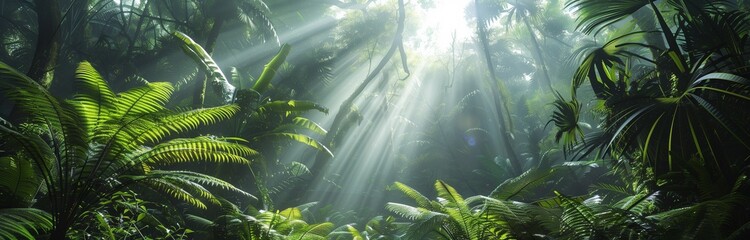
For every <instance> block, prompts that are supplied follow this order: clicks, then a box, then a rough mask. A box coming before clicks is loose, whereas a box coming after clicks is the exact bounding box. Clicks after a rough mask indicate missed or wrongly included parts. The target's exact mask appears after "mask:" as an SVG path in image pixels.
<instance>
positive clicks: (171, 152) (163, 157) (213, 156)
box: [132, 137, 260, 165]
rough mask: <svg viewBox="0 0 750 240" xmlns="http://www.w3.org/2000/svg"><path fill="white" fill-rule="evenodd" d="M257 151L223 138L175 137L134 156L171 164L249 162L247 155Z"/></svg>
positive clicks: (136, 158) (147, 160)
mask: <svg viewBox="0 0 750 240" xmlns="http://www.w3.org/2000/svg"><path fill="white" fill-rule="evenodd" d="M259 154H260V153H258V152H257V151H255V150H253V149H251V148H249V147H247V146H245V145H242V144H239V143H234V142H228V141H224V139H222V138H212V137H195V138H178V139H173V140H170V141H167V142H164V143H161V144H159V145H156V146H154V147H153V148H150V149H146V151H144V152H140V153H137V155H135V156H133V157H132V161H134V162H143V163H147V164H155V165H169V164H174V163H180V162H196V161H201V162H219V163H240V164H248V163H250V160H248V159H247V157H254V156H258V155H259Z"/></svg>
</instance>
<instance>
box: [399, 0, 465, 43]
mask: <svg viewBox="0 0 750 240" xmlns="http://www.w3.org/2000/svg"><path fill="white" fill-rule="evenodd" d="M468 5H469V0H434V5H433V7H432V8H430V9H426V10H424V11H419V12H418V14H419V19H420V29H419V30H417V35H416V36H415V37H414V39H413V41H410V42H412V44H414V45H415V46H414V47H416V48H417V49H425V50H426V49H431V50H432V51H437V52H440V51H445V50H447V49H450V47H451V44H452V43H453V39H454V37H455V42H456V43H457V44H458V43H461V42H464V41H466V40H467V39H469V38H471V35H472V33H473V32H472V29H473V28H471V25H470V24H469V23H467V19H466V16H465V12H466V11H465V9H466V7H467V6H468Z"/></svg>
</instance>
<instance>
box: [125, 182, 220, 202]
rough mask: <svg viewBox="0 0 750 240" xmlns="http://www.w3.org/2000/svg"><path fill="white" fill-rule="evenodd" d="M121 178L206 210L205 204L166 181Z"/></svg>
mask: <svg viewBox="0 0 750 240" xmlns="http://www.w3.org/2000/svg"><path fill="white" fill-rule="evenodd" d="M122 177H123V178H129V179H132V180H135V181H138V182H140V184H141V185H144V186H146V187H148V188H150V189H152V190H154V191H157V192H162V193H166V194H168V195H170V196H172V197H173V198H175V199H178V200H181V201H184V202H187V203H189V204H190V205H193V206H194V207H197V208H200V209H207V208H206V204H204V203H203V202H202V201H201V200H200V199H198V198H197V197H195V196H193V195H192V194H190V193H189V192H188V191H185V189H182V188H181V187H180V186H177V185H175V184H173V183H171V182H170V181H168V180H166V179H161V178H152V177H145V176H122Z"/></svg>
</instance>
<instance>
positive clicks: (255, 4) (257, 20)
mask: <svg viewBox="0 0 750 240" xmlns="http://www.w3.org/2000/svg"><path fill="white" fill-rule="evenodd" d="M237 5H238V6H237V8H239V10H240V11H238V12H239V14H240V16H239V19H240V21H242V22H244V23H245V24H248V25H250V26H252V27H253V29H255V30H257V31H258V32H259V33H260V35H261V36H263V40H268V39H273V40H274V41H275V42H276V44H278V43H279V36H278V35H277V34H276V28H275V27H274V26H273V23H271V19H270V18H269V17H268V16H269V14H270V13H271V10H270V9H268V6H267V5H266V3H265V2H264V1H262V0H252V1H239V2H237Z"/></svg>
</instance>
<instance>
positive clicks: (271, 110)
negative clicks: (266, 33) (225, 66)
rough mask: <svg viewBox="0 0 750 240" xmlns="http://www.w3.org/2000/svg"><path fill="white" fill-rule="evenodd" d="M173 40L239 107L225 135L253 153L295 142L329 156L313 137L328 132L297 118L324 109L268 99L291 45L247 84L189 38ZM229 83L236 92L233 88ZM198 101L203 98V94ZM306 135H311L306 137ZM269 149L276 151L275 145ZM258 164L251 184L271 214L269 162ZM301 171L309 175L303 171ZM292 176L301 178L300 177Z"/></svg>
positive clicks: (267, 155) (267, 153)
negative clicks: (240, 139)
mask: <svg viewBox="0 0 750 240" xmlns="http://www.w3.org/2000/svg"><path fill="white" fill-rule="evenodd" d="M174 36H175V37H176V38H178V39H179V40H180V42H181V46H182V49H183V51H184V53H185V54H186V55H188V56H190V58H192V59H193V60H194V61H195V63H196V64H198V66H199V67H200V68H201V69H202V71H203V72H206V73H207V78H209V79H212V81H211V82H212V85H213V86H214V89H215V90H216V92H217V93H218V94H219V95H220V96H223V98H224V99H223V100H224V101H225V102H232V103H234V104H236V105H238V106H240V108H239V113H238V117H236V118H234V119H233V120H231V122H230V123H231V124H230V125H229V126H227V127H224V128H223V130H224V132H227V133H230V134H232V135H237V136H241V137H243V138H244V139H247V142H246V143H245V144H247V145H248V146H250V147H252V148H253V149H262V148H263V147H265V146H267V145H268V143H271V142H273V143H276V142H278V141H279V140H283V141H294V142H298V143H301V144H304V145H305V146H308V147H311V148H313V149H316V150H318V151H320V152H323V153H324V154H327V155H329V156H330V155H332V153H331V152H330V151H329V150H328V148H327V147H326V146H325V145H323V144H322V143H320V142H319V141H318V140H316V139H315V138H314V137H313V136H312V135H313V134H319V135H325V134H326V133H327V131H326V130H325V129H323V128H322V127H320V125H318V124H317V123H315V122H314V121H312V120H310V119H308V118H305V117H303V116H301V115H300V114H301V113H304V112H307V111H319V112H323V113H328V109H327V108H325V107H323V106H321V105H319V104H317V103H315V102H311V101H302V100H273V101H272V100H271V98H270V96H268V94H269V90H270V89H271V86H272V84H271V81H272V80H273V79H274V76H276V73H277V71H279V69H280V68H281V66H282V64H284V62H285V59H286V57H287V56H288V55H289V52H290V51H291V46H290V45H288V44H284V45H282V46H281V49H280V50H279V52H278V53H277V54H276V55H275V56H274V57H273V58H272V59H271V60H270V61H269V62H268V64H266V66H265V68H264V69H263V71H262V72H261V74H260V76H259V77H258V79H256V80H255V82H254V83H252V84H249V83H248V82H249V81H248V79H247V77H246V76H243V74H241V73H240V72H239V71H238V70H237V69H236V68H232V70H231V72H230V74H229V77H227V75H226V74H225V73H224V72H223V71H222V70H221V68H219V66H218V65H217V64H216V62H215V61H214V60H213V59H212V57H211V56H210V55H209V54H208V53H207V52H206V51H205V50H204V49H203V47H201V46H200V45H199V44H197V43H196V42H195V41H193V40H192V39H191V38H190V37H189V36H187V35H185V34H184V33H181V32H175V33H174ZM232 83H234V84H235V85H237V86H239V88H235V87H234V86H233V85H232ZM245 86H249V87H245ZM201 97H205V92H204V94H203V95H202V96H201ZM305 131H308V132H310V133H311V134H306V133H305ZM272 146H273V147H277V145H272ZM276 150H277V149H271V150H270V151H263V157H264V159H271V160H273V156H274V155H273V154H274V153H275V151H276ZM261 163H262V164H258V165H255V166H257V167H258V169H255V171H253V178H254V179H253V180H254V181H255V182H256V184H255V185H256V187H258V191H259V193H260V195H261V197H262V201H263V202H262V204H263V205H266V207H268V208H270V209H268V210H272V209H273V203H272V201H271V197H270V194H269V193H270V191H269V189H267V186H266V183H265V178H266V177H267V175H269V171H268V169H267V168H268V167H269V166H268V165H269V164H268V163H269V162H267V161H265V160H264V161H261ZM270 163H275V162H270ZM303 166H304V165H303ZM271 167H273V166H271ZM304 171H308V170H307V169H306V167H305V170H304ZM241 175H245V174H244V173H243V174H241ZM292 175H297V176H300V175H301V174H292Z"/></svg>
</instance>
